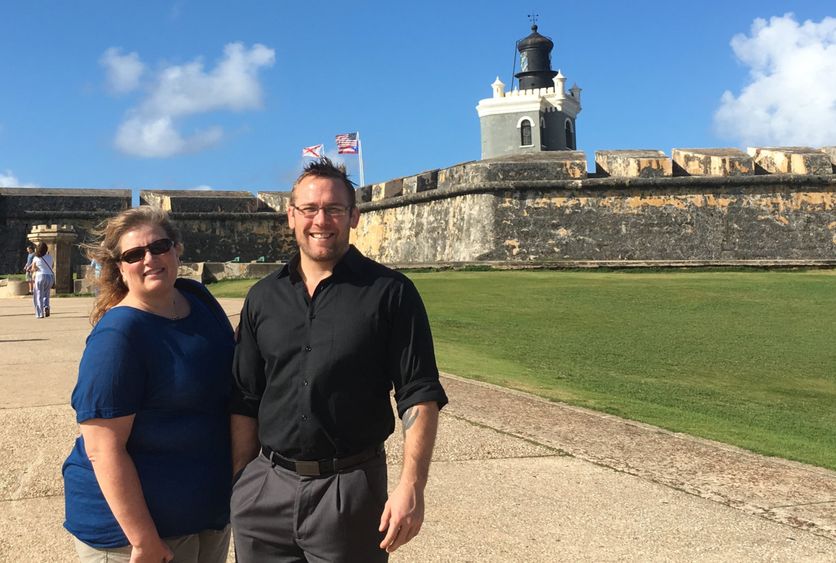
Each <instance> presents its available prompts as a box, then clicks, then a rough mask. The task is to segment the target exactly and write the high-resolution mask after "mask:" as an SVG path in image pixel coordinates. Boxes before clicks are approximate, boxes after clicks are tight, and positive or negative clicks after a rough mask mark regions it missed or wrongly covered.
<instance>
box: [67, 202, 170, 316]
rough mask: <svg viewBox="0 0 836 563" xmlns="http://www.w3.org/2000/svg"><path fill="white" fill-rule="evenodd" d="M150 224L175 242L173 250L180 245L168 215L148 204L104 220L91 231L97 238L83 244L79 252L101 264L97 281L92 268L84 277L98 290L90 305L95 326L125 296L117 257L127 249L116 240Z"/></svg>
mask: <svg viewBox="0 0 836 563" xmlns="http://www.w3.org/2000/svg"><path fill="white" fill-rule="evenodd" d="M144 225H151V226H154V227H160V228H161V229H162V230H163V231H165V234H166V236H167V237H168V238H170V239H171V240H173V241H174V244H175V250H179V249H180V248H181V246H182V241H181V238H180V231H178V230H177V227H175V226H174V223H172V221H171V219H169V217H168V213H166V212H165V211H163V210H162V209H160V208H159V207H154V206H151V205H141V206H139V207H134V208H133V209H126V210H124V211H122V212H121V213H119V214H118V215H116V216H115V217H111V218H110V219H107V220H105V221H103V222H102V223H101V224H100V225H99V226H98V227H97V228H96V229H95V230H94V231H93V234H94V235H95V236H96V239H95V240H94V241H93V242H91V243H89V244H83V245H82V250H83V251H84V254H85V256H87V259H88V260H95V261H96V262H98V263H99V264H100V265H101V271H100V273H99V276H98V278H97V277H95V272H94V271H93V270H94V268H88V275H87V278H88V280H89V281H90V283H91V284H92V285H93V286H94V287H97V288H98V296H97V297H96V301H95V303H94V304H93V311H92V312H91V313H90V322H91V323H92V324H93V325H95V324H96V323H97V322H99V320H100V319H101V318H102V315H104V314H105V313H106V312H107V310H108V309H110V308H111V307H113V306H114V305H116V304H117V303H119V302H120V301H122V299H124V298H125V295H127V294H128V286H126V285H125V282H124V281H123V280H122V274H121V272H120V271H119V256H121V255H122V252H123V251H124V250H127V249H122V248H119V240H120V239H121V238H122V235H124V234H125V233H127V232H128V231H131V230H133V229H136V228H138V227H142V226H144Z"/></svg>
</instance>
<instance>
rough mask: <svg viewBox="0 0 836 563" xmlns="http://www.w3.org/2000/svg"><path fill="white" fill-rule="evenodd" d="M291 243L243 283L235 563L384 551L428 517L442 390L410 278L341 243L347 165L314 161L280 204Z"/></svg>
mask: <svg viewBox="0 0 836 563" xmlns="http://www.w3.org/2000/svg"><path fill="white" fill-rule="evenodd" d="M287 217H288V224H289V226H290V228H291V229H293V232H294V234H295V236H296V242H297V244H298V245H299V253H298V254H297V255H296V256H295V257H293V258H292V259H291V260H290V262H289V263H288V264H287V265H286V266H285V267H284V268H283V269H282V270H281V271H279V272H278V273H275V274H271V275H269V276H267V277H266V278H264V279H262V280H261V281H259V282H258V283H257V284H255V285H254V286H253V287H252V289H251V290H250V292H249V294H248V296H247V299H246V301H245V303H244V308H243V310H242V311H241V322H240V327H239V328H240V335H239V341H238V347H237V349H236V353H235V361H234V368H233V371H234V377H235V383H236V391H235V393H234V395H235V398H234V400H233V405H232V413H233V414H232V447H233V468H234V471H235V473H238V472H239V471H240V470H241V469H242V468H244V470H243V473H241V475H240V477H239V478H238V480H237V482H236V484H235V487H234V490H233V497H232V524H233V530H234V537H235V546H236V551H237V555H238V560H239V561H241V562H242V563H247V562H249V561H258V562H262V561H306V560H307V561H346V562H349V561H364V562H366V561H386V560H387V559H388V553H390V552H392V551H394V550H396V549H397V548H398V547H400V546H401V545H403V544H405V543H406V542H408V541H409V540H411V539H412V538H413V537H414V536H415V535H416V534H417V533H418V531H419V530H420V528H421V524H422V523H423V518H424V488H425V486H426V482H427V475H428V472H429V465H430V458H431V455H432V449H433V445H434V443H435V436H436V430H437V426H438V412H439V409H440V408H441V407H443V406H444V405H445V404H446V403H447V397H446V395H445V393H444V390H443V389H442V387H441V384H440V383H439V379H438V368H437V367H436V363H435V355H434V351H433V344H432V337H431V334H430V328H429V322H428V320H427V315H426V311H425V310H424V305H423V303H422V302H421V298H420V296H419V295H418V292H417V291H416V289H415V287H414V285H413V284H412V282H411V281H410V280H409V279H407V278H406V277H405V276H403V275H402V274H399V273H397V272H394V271H392V270H390V269H388V268H386V267H384V266H382V265H380V264H378V263H376V262H374V261H373V260H370V259H368V258H365V257H364V256H363V255H362V254H360V252H359V251H358V250H357V249H356V248H354V247H353V246H351V245H350V244H349V231H350V229H352V228H355V227H356V226H357V223H358V221H359V218H360V212H359V210H358V209H357V207H356V206H355V193H354V188H353V184H352V182H351V181H350V180H349V179H348V177H347V176H346V174H345V169H344V168H343V167H337V166H334V165H333V164H332V163H331V162H330V161H329V160H328V159H321V160H318V161H314V162H312V163H310V164H309V165H308V166H306V167H305V170H304V171H303V173H302V174H301V175H300V177H299V178H298V179H297V180H296V182H295V183H294V186H293V190H292V192H291V202H290V204H289V206H288V210H287ZM393 387H394V390H395V400H396V403H397V410H398V415H399V416H400V417H401V418H402V423H403V429H404V460H403V469H402V472H401V478H400V482H399V483H398V486H397V487H396V488H395V490H394V491H393V492H392V494H391V495H389V496H388V500H387V490H386V489H387V487H386V459H385V453H384V452H383V442H384V440H386V438H387V437H388V436H389V435H390V434H391V433H392V432H393V430H394V427H395V420H394V415H393V413H392V408H391V404H390V399H389V392H390V390H391V389H392V388H393Z"/></svg>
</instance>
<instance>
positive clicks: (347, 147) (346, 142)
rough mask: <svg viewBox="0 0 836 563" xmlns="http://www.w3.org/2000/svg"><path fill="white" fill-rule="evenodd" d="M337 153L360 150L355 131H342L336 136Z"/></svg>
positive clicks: (354, 152) (351, 152) (353, 152)
mask: <svg viewBox="0 0 836 563" xmlns="http://www.w3.org/2000/svg"><path fill="white" fill-rule="evenodd" d="M336 139H337V153H338V154H357V153H358V152H359V151H360V141H359V140H358V139H357V133H356V132H355V133H342V134H340V135H337V136H336Z"/></svg>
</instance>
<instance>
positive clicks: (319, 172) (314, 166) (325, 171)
mask: <svg viewBox="0 0 836 563" xmlns="http://www.w3.org/2000/svg"><path fill="white" fill-rule="evenodd" d="M310 176H313V177H314V178H331V179H332V180H337V181H339V182H342V184H343V185H344V186H345V189H346V193H348V206H349V207H354V206H355V205H356V203H357V194H356V193H355V192H354V187H355V186H356V184H355V183H354V182H352V181H351V179H350V178H349V177H348V174H347V173H346V171H345V164H336V163H334V162H333V161H332V160H331V159H330V158H328V157H325V156H323V157H321V158H318V159H316V160H312V161H310V162H309V163H307V164H306V165H305V167H304V168H303V169H302V173H301V174H299V177H298V178H296V181H295V182H293V187H292V188H291V189H290V204H291V205H293V201H294V200H293V197H294V196H293V194H294V193H295V192H296V186H298V185H299V184H300V183H301V182H302V180H304V179H305V178H308V177H310Z"/></svg>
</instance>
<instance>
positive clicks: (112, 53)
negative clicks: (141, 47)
mask: <svg viewBox="0 0 836 563" xmlns="http://www.w3.org/2000/svg"><path fill="white" fill-rule="evenodd" d="M99 64H101V65H102V66H103V67H104V68H105V71H106V73H107V85H108V87H109V88H110V89H111V90H112V91H113V92H116V93H117V94H123V93H125V92H131V91H133V90H135V89H136V88H137V87H138V86H139V83H140V79H141V78H142V75H143V73H144V72H145V65H144V64H143V62H142V61H141V60H139V55H138V54H136V53H128V54H127V55H123V54H122V53H121V50H120V49H118V48H117V47H110V48H109V49H107V50H106V51H105V52H104V54H103V55H102V56H101V58H100V59H99Z"/></svg>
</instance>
